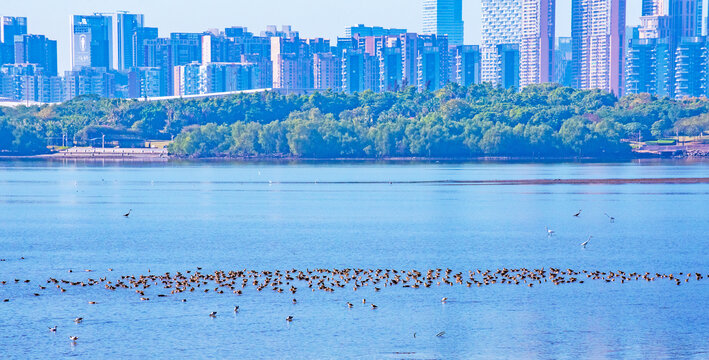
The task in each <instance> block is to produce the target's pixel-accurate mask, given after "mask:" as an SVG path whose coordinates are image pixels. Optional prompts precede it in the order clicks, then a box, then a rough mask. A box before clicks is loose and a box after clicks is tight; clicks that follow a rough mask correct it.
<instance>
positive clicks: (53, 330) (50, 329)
mask: <svg viewBox="0 0 709 360" xmlns="http://www.w3.org/2000/svg"><path fill="white" fill-rule="evenodd" d="M49 331H51V332H57V326H56V325H54V327H50V328H49Z"/></svg>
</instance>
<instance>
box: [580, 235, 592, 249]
mask: <svg viewBox="0 0 709 360" xmlns="http://www.w3.org/2000/svg"><path fill="white" fill-rule="evenodd" d="M592 237H593V236H589V237H588V240H586V241H584V242H582V243H581V246H583V248H584V249H585V248H586V245H588V242H589V241H591V238H592Z"/></svg>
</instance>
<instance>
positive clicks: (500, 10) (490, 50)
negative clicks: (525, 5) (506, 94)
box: [480, 0, 576, 86]
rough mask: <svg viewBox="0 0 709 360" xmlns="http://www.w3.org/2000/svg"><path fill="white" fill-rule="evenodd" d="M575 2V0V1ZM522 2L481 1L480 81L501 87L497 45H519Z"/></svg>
mask: <svg viewBox="0 0 709 360" xmlns="http://www.w3.org/2000/svg"><path fill="white" fill-rule="evenodd" d="M575 1H576V0H575ZM521 31H522V0H482V46H481V48H480V50H481V56H482V81H483V82H489V83H492V84H493V85H494V86H499V85H501V82H502V76H503V74H502V69H501V68H500V63H501V59H500V58H499V54H500V53H499V52H498V45H502V44H519V43H520V38H521Z"/></svg>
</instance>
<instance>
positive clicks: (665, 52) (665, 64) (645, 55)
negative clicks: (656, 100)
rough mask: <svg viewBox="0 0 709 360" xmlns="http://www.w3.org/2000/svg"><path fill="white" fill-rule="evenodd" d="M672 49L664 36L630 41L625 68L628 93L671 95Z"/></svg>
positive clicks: (672, 90)
mask: <svg viewBox="0 0 709 360" xmlns="http://www.w3.org/2000/svg"><path fill="white" fill-rule="evenodd" d="M669 74H670V51H669V42H668V39H667V38H666V37H664V38H638V39H632V40H631V41H630V46H629V48H628V55H627V59H626V69H625V92H626V93H627V94H639V93H650V94H655V95H658V96H670V94H672V93H673V92H674V89H670V84H669Z"/></svg>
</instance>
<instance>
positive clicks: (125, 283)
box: [0, 209, 709, 342]
mask: <svg viewBox="0 0 709 360" xmlns="http://www.w3.org/2000/svg"><path fill="white" fill-rule="evenodd" d="M132 211H133V210H132V209H130V210H128V212H127V213H125V214H123V216H124V217H129V216H130V215H131V212H132ZM581 212H582V210H579V211H578V212H577V213H575V214H574V215H573V216H574V217H580V216H581ZM604 214H605V215H606V217H608V219H609V221H610V222H611V223H613V222H615V218H614V217H612V216H610V215H608V214H607V213H604ZM546 231H547V235H548V236H553V235H555V233H556V232H555V231H554V230H551V229H549V227H546ZM592 238H593V236H589V237H588V240H586V241H584V242H583V243H581V246H582V247H583V248H586V246H587V245H588V243H589V241H590V240H591V239H592ZM23 259H24V258H23ZM2 260H5V259H2ZM92 271H93V270H90V269H87V270H85V272H92ZM108 271H109V272H112V271H113V269H108ZM201 271H202V268H200V267H198V268H197V269H196V271H192V270H187V271H185V273H182V272H177V273H174V274H171V273H169V272H168V273H164V274H161V275H156V274H151V273H150V270H148V273H149V274H144V275H138V276H135V275H124V276H120V277H119V278H116V279H113V280H109V279H108V276H105V277H98V278H96V279H94V278H88V279H86V280H83V281H73V280H66V279H57V278H49V279H48V280H47V284H49V285H39V286H38V287H39V289H40V290H48V287H55V288H56V289H57V290H58V291H59V292H60V293H65V292H66V291H67V289H68V288H70V287H87V286H88V287H93V286H101V285H102V286H103V287H104V288H105V289H106V290H109V291H119V290H133V291H134V292H135V293H136V294H137V295H138V296H139V299H140V301H150V300H151V296H156V297H158V298H164V297H169V296H176V297H179V296H180V294H182V293H194V292H203V293H209V292H213V293H218V294H225V293H231V294H233V295H235V296H241V295H243V294H244V291H246V290H247V288H250V287H252V288H253V289H254V290H255V291H258V292H261V291H264V290H266V289H269V290H271V291H272V292H275V293H290V294H291V295H292V296H295V294H296V293H297V292H298V291H299V290H301V291H302V289H308V290H310V291H313V292H314V291H323V292H329V293H332V292H334V291H336V290H340V289H344V288H347V287H351V288H352V290H353V291H357V290H358V289H363V288H367V287H370V288H373V290H374V291H375V292H379V291H381V290H382V289H383V288H386V287H402V288H411V289H418V288H429V287H432V286H456V285H458V286H466V287H481V286H489V285H493V284H505V285H524V286H527V287H530V288H531V287H533V286H534V285H541V284H544V283H550V284H553V285H562V284H583V283H585V282H586V281H600V282H605V283H612V282H619V283H626V282H630V281H655V280H658V279H668V280H670V281H673V282H674V283H676V285H681V283H682V282H689V281H690V280H691V279H693V278H694V279H696V280H702V279H704V278H705V276H704V275H702V274H700V273H696V272H694V273H692V272H688V273H682V272H680V273H679V274H678V275H675V274H660V273H654V274H651V273H649V272H646V273H637V272H632V273H626V272H623V271H609V272H602V271H598V270H596V271H587V270H580V271H576V270H572V269H565V270H562V269H559V268H553V267H551V268H548V269H545V268H541V269H527V268H519V269H508V268H501V269H496V270H494V271H493V270H480V269H476V270H468V271H467V273H464V272H455V273H454V272H453V270H452V269H449V268H447V269H442V268H437V269H428V270H426V271H425V272H421V271H418V270H397V269H353V268H347V269H306V270H298V269H290V270H275V271H256V270H247V269H242V270H236V271H229V272H225V271H222V270H217V271H215V272H214V273H202V272H201ZM68 272H70V273H72V272H74V271H73V270H68ZM706 277H709V274H707V275H706ZM30 282H31V281H30V280H21V279H14V282H13V281H0V286H5V285H10V284H12V283H15V284H18V283H25V284H27V283H30ZM151 288H152V289H151ZM33 295H34V296H40V295H41V294H40V293H33ZM9 301H10V299H4V300H3V302H9ZM180 301H181V302H186V301H187V299H185V298H182V299H181V300H180ZM291 301H292V303H293V304H297V302H298V301H297V299H296V298H295V297H294V298H293V299H292V300H291ZM447 301H448V298H447V297H444V298H442V299H441V302H442V303H446V302H447ZM89 304H92V305H93V304H97V302H95V301H89ZM362 304H363V305H364V304H367V299H365V298H363V299H362ZM346 307H347V308H353V307H354V304H352V303H351V302H347V303H346ZM369 307H370V308H371V309H372V310H375V309H377V308H378V306H377V305H375V304H372V303H369ZM238 311H239V306H235V307H234V312H235V313H236V312H238ZM208 315H209V317H212V318H215V317H217V312H216V311H212V312H211V313H209V314H208ZM285 319H286V321H287V322H292V321H293V320H294V317H293V316H292V315H289V316H287V317H286V318H285ZM83 320H84V319H83V317H77V318H75V319H74V322H75V323H76V324H81V323H82V322H83ZM49 331H50V332H53V333H56V331H57V326H53V327H49ZM444 334H445V332H440V333H438V334H436V336H438V337H440V336H443V335H444ZM414 337H416V333H414ZM69 339H70V340H71V341H72V342H76V340H78V337H76V336H70V337H69Z"/></svg>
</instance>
